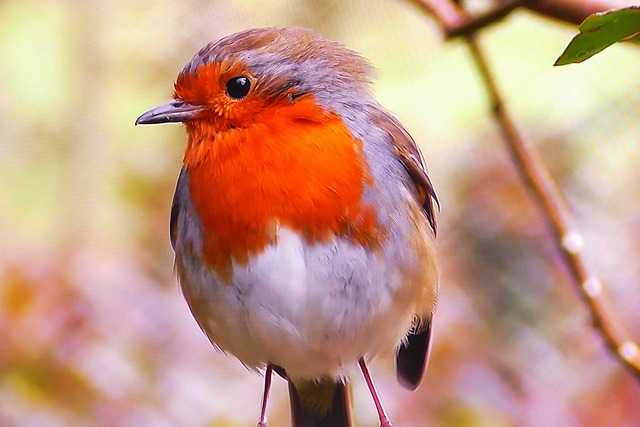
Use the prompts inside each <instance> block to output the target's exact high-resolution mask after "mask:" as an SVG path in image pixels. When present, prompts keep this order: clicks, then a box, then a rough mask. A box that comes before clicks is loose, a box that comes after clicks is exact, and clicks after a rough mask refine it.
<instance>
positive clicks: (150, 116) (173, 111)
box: [136, 99, 204, 126]
mask: <svg viewBox="0 0 640 427" xmlns="http://www.w3.org/2000/svg"><path fill="white" fill-rule="evenodd" d="M203 108H204V107H203V106H202V105H192V104H187V103H186V102H184V101H183V100H181V99H174V100H173V101H171V102H167V103H166V104H163V105H160V106H158V107H156V108H152V109H151V110H149V111H147V112H146V113H144V114H143V115H141V116H140V117H138V120H136V126H137V125H156V124H160V123H177V122H184V121H185V120H189V119H192V118H193V117H194V115H195V114H196V113H197V112H198V111H200V110H202V109H203Z"/></svg>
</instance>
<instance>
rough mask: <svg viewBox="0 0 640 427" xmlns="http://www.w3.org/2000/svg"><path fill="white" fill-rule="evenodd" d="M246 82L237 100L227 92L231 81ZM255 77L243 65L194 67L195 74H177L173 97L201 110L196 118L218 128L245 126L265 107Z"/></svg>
mask: <svg viewBox="0 0 640 427" xmlns="http://www.w3.org/2000/svg"><path fill="white" fill-rule="evenodd" d="M238 78H244V79H246V80H247V83H246V84H247V85H248V89H249V92H248V93H247V94H246V96H243V97H241V98H234V97H232V96H230V95H229V93H228V86H229V85H230V82H232V81H233V79H238ZM254 79H255V77H254V76H253V75H252V74H251V72H250V71H249V70H248V69H247V67H246V66H244V65H243V64H234V65H229V64H228V63H211V64H208V65H204V66H201V67H200V68H198V70H197V72H196V73H195V74H184V75H181V76H180V77H179V78H178V80H177V82H176V84H175V91H174V98H175V99H180V100H182V101H184V102H186V103H187V104H191V105H201V106H203V107H205V108H204V109H203V110H201V111H200V112H199V113H198V114H197V118H198V119H201V120H208V121H209V122H210V125H213V126H216V127H218V128H220V129H223V128H228V127H246V126H247V124H248V122H249V121H250V120H251V119H252V118H253V117H254V116H255V115H256V114H258V113H259V112H260V111H262V110H263V109H264V108H265V106H266V100H265V99H262V98H261V97H260V94H259V93H258V91H256V90H255V89H256V88H255V81H254Z"/></svg>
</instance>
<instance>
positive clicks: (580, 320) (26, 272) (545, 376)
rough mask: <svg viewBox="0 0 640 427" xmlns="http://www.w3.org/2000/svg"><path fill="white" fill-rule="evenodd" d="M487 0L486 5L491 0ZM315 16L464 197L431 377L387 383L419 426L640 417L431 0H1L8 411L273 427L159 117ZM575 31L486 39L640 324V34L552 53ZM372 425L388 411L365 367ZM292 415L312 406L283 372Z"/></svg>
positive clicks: (0, 283)
mask: <svg viewBox="0 0 640 427" xmlns="http://www.w3.org/2000/svg"><path fill="white" fill-rule="evenodd" d="M476 3H477V2H476ZM274 25H275V26H291V25H299V26H307V27H311V28H314V29H316V30H317V31H319V32H321V33H322V34H324V35H325V36H327V37H328V38H331V39H335V40H338V41H340V42H342V43H344V44H346V45H348V46H349V47H351V48H352V49H354V50H357V51H359V52H361V53H362V54H363V55H364V56H365V57H367V58H369V59H370V60H371V62H372V63H373V64H374V65H375V66H376V67H377V68H378V70H379V80H378V81H377V83H376V86H375V93H376V95H377V97H378V99H379V100H380V102H381V103H382V104H383V105H384V106H386V107H387V108H388V109H390V110H391V111H393V112H394V113H395V114H396V116H397V117H398V118H399V119H400V120H401V121H402V122H403V123H404V124H405V125H406V126H407V128H408V129H409V130H410V132H411V133H412V135H413V136H414V137H415V139H416V140H417V141H418V142H419V144H420V145H421V148H422V150H423V152H424V155H425V158H426V160H427V163H428V165H429V168H430V173H431V177H432V180H433V182H434V184H435V186H436V190H437V192H438V195H439V197H440V200H441V204H442V210H441V212H440V214H439V224H440V229H439V245H440V248H441V259H442V294H441V299H440V304H439V307H438V313H437V317H436V333H435V336H436V341H435V346H434V349H433V353H432V358H431V365H430V367H429V369H428V371H427V374H426V376H425V379H424V382H423V384H422V386H421V388H420V389H419V390H418V391H416V392H414V393H409V392H407V391H405V390H403V389H402V388H401V387H400V386H399V385H398V384H397V383H396V381H395V377H394V373H393V371H392V370H391V367H392V363H391V362H390V361H381V362H379V363H378V364H376V365H375V366H374V368H373V369H374V377H375V379H376V380H377V383H378V387H379V389H380V392H381V394H382V396H383V399H384V401H385V403H386V405H387V409H388V411H389V412H390V414H391V416H392V419H393V420H394V422H395V423H396V425H397V426H399V427H412V426H427V425H430V426H491V427H501V426H546V427H552V426H563V427H568V426H598V427H601V426H638V425H640V387H639V385H638V383H637V382H635V381H634V380H633V379H632V378H631V377H630V376H629V375H628V374H627V373H626V372H625V371H623V370H622V369H621V368H620V366H619V365H617V364H616V363H615V362H614V361H613V359H612V357H611V356H610V355H609V354H608V353H607V352H606V351H605V350H604V346H603V344H602V342H601V340H600V337H599V336H598V335H597V334H596V333H595V332H594V330H593V328H592V326H591V324H590V318H589V316H588V313H587V312H586V310H585V308H584V306H583V305H581V302H580V300H579V298H578V296H577V295H576V293H575V292H574V291H573V289H572V287H571V286H570V285H569V282H568V278H567V274H566V271H565V270H564V268H563V267H562V265H561V263H560V262H559V257H558V255H557V254H556V252H555V250H554V248H553V246H552V244H551V242H550V239H549V234H548V233H547V231H546V229H545V227H544V225H543V223H542V221H541V219H540V212H539V210H538V209H537V208H536V206H535V205H534V204H533V203H532V201H531V199H530V198H529V196H528V194H527V192H526V191H525V190H524V189H523V186H522V183H521V182H520V180H519V178H518V176H517V174H516V172H515V170H514V167H513V166H512V164H511V163H510V161H509V158H508V156H507V155H506V152H505V150H504V148H503V145H502V141H501V140H500V137H499V133H498V131H497V128H496V126H495V124H494V122H493V121H492V117H491V116H490V114H489V110H488V106H487V97H486V94H485V92H484V88H483V86H482V85H481V81H480V79H479V76H478V74H477V73H476V70H475V68H474V65H473V62H472V60H471V57H470V56H469V53H468V50H467V48H466V46H465V44H464V43H462V42H460V41H453V42H447V43H445V42H444V41H443V40H442V37H441V35H440V32H439V30H438V28H437V26H436V24H435V23H434V21H433V20H431V19H430V18H428V17H427V16H425V15H424V13H423V12H422V11H421V10H419V9H418V8H417V7H415V6H414V5H413V4H412V3H411V2H410V1H408V0H348V1H339V0H330V1H326V2H316V1H312V0H274V1H270V2H264V1H258V0H217V1H196V0H185V1H181V2H165V1H158V0H154V1H148V0H143V1H136V2H130V1H117V0H107V1H96V0H87V1H83V2H80V1H72V0H67V1H63V0H59V1H56V0H37V1H36V0H4V1H2V2H0V130H1V131H2V137H1V138H0V183H1V189H2V190H1V193H0V212H1V220H0V426H1V427H13V426H38V427H57V426H123V427H124V426H159V427H165V426H166V427H171V426H190V427H205V426H206V427H218V426H220V427H222V426H224V427H230V426H250V425H255V423H256V422H257V418H258V413H259V407H260V398H261V393H262V377H260V376H258V375H255V374H253V373H250V372H248V371H246V370H245V369H244V368H243V367H242V366H241V364H240V363H239V362H238V361H237V360H235V359H233V358H231V357H226V356H224V355H223V354H220V353H218V352H216V351H214V350H213V349H212V347H211V346H210V345H209V343H208V341H207V339H206V338H205V336H204V335H203V334H202V333H201V332H200V331H199V329H198V327H197V325H196V323H195V321H194V320H193V319H192V318H191V315H190V313H189V311H188V309H187V306H186V303H185V302H184V301H183V299H182V297H181V295H180V291H179V289H178V286H177V284H176V282H175V278H174V275H173V267H172V262H173V254H172V251H171V247H170V244H169V238H168V222H169V209H170V204H171V197H172V193H173V186H174V184H175V179H176V177H177V173H178V169H179V167H180V163H181V156H182V152H183V149H184V143H185V135H184V132H183V130H182V128H181V127H180V126H158V127H144V128H135V127H134V126H133V122H134V120H135V119H136V118H137V117H138V115H140V114H141V113H142V112H144V111H146V110H147V109H148V108H150V107H153V106H156V105H158V104H160V103H163V102H165V101H166V100H167V99H168V98H169V97H170V95H171V93H172V84H173V81H174V79H175V77H176V76H177V73H178V72H179V71H180V69H181V68H182V66H183V65H184V64H185V63H186V62H187V61H188V60H189V59H190V58H191V56H192V55H193V54H194V53H195V52H196V51H197V50H198V49H199V48H200V47H202V46H203V45H205V44H206V43H207V42H209V41H213V40H216V39H218V38H220V37H222V36H225V35H228V34H230V33H233V32H236V31H238V30H241V29H245V28H250V27H258V26H274ZM576 32H577V29H576V28H575V27H572V26H570V25H567V24H562V23H556V22H552V21H549V20H546V19H544V18H541V17H538V16H535V15H533V14H529V13H526V12H522V11H520V12H516V13H514V14H512V15H511V16H510V17H509V18H508V19H507V20H506V21H504V22H502V23H501V24H499V25H495V26H493V27H491V28H489V29H487V30H485V31H483V32H482V33H481V36H480V38H479V41H480V43H481V44H482V46H483V48H484V50H485V51H486V53H487V55H488V58H489V62H490V66H491V67H492V69H493V70H494V72H495V74H496V76H497V80H498V85H499V87H500V88H501V89H502V90H503V92H504V96H505V99H506V104H507V108H508V109H509V110H510V111H511V113H512V114H513V116H514V118H515V121H516V123H517V126H518V128H519V130H520V131H521V132H522V133H523V135H524V136H525V137H526V138H528V139H530V140H531V141H533V142H534V143H535V144H536V145H537V146H538V148H539V149H540V151H541V152H542V155H543V157H544V159H545V160H546V162H547V163H548V165H549V167H550V169H551V171H552V172H553V174H554V175H555V176H556V178H557V179H558V181H559V184H560V186H561V187H562V189H563V190H564V192H565V193H566V197H567V199H568V201H569V204H570V205H571V207H572V209H573V210H574V212H575V214H576V216H577V220H578V223H579V226H580V227H581V229H582V230H583V232H584V235H585V240H586V258H587V260H588V262H589V263H590V264H591V265H592V266H593V267H594V268H595V269H596V270H597V271H598V272H599V273H600V275H601V276H602V277H603V278H604V280H605V283H606V284H607V286H608V289H609V291H610V293H611V297H612V300H613V303H614V305H615V307H616V311H617V313H618V315H619V316H620V317H621V318H622V320H623V321H624V323H625V324H626V325H627V326H628V327H629V329H630V331H631V332H632V334H633V336H635V337H636V338H640V316H639V315H638V313H639V312H640V292H638V291H639V289H640V288H639V287H638V278H640V264H639V263H638V260H639V259H640V197H638V196H639V195H640V179H639V178H640V168H639V167H638V165H639V164H640V146H639V145H640V120H638V111H640V91H639V90H638V88H639V83H640V77H639V76H640V50H638V49H637V48H633V47H628V46H614V47H612V48H610V49H608V50H607V51H606V52H603V53H601V54H599V55H597V56H595V57H594V58H592V59H590V60H588V61H587V62H585V63H583V64H580V65H574V66H567V67H561V68H554V67H552V64H553V62H554V61H555V59H556V58H557V56H558V55H559V54H560V53H561V52H562V50H563V49H564V47H565V46H566V44H567V43H568V41H569V40H570V39H571V37H572V36H573V35H574V34H575V33H576ZM354 378H355V379H354V400H355V405H356V409H355V416H356V421H357V425H358V426H376V425H377V417H376V414H375V410H374V407H373V404H372V402H371V399H370V397H369V394H368V392H367V390H366V387H365V385H364V382H363V381H362V379H361V377H360V376H359V375H355V376H354ZM272 396H273V397H272V401H271V405H270V414H271V415H270V421H271V423H270V425H272V426H274V427H276V426H284V425H287V423H288V398H287V395H286V387H285V385H284V383H283V381H281V380H279V379H278V380H276V381H275V386H274V392H273V395H272Z"/></svg>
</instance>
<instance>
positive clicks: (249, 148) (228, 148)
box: [175, 63, 382, 277]
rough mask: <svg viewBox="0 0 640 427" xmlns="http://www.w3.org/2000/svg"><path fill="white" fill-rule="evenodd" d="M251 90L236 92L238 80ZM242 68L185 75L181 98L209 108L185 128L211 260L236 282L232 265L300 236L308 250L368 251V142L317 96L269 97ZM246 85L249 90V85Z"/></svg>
mask: <svg viewBox="0 0 640 427" xmlns="http://www.w3.org/2000/svg"><path fill="white" fill-rule="evenodd" d="M239 77H240V78H247V79H249V84H250V86H251V87H250V88H249V89H248V91H246V94H245V95H244V96H242V97H235V96H234V95H238V94H242V93H243V92H244V89H246V88H240V90H237V89H238V88H234V87H233V86H232V87H231V89H230V82H231V81H232V80H233V79H237V78H239ZM253 79H255V78H254V77H253V76H252V75H251V73H250V72H249V71H248V70H247V68H246V67H244V66H242V65H233V66H229V65H227V64H216V63H213V64H209V65H206V66H201V67H200V68H199V69H198V70H197V72H196V73H195V74H191V75H183V76H181V77H180V78H179V79H178V81H177V83H176V85H175V88H176V91H175V97H176V99H180V100H182V101H185V102H186V103H188V104H192V105H201V106H203V108H202V109H201V110H199V111H198V112H197V113H196V114H195V115H194V117H193V118H192V119H190V120H187V121H185V124H186V127H187V132H188V134H189V142H188V144H187V148H186V152H185V157H184V167H185V168H186V169H187V170H188V171H189V176H190V183H191V188H190V190H191V198H192V201H193V204H194V206H195V208H196V210H197V213H198V216H199V218H200V220H201V222H202V225H203V228H204V231H205V236H204V237H205V238H204V248H203V258H204V260H205V262H207V263H208V264H209V265H210V266H211V267H213V268H214V269H215V270H216V271H217V272H218V274H219V275H221V276H223V277H228V275H229V274H230V269H231V260H232V259H235V260H236V261H237V262H241V263H242V262H246V261H247V260H248V258H249V256H250V255H251V254H256V253H259V252H261V251H263V250H264V249H265V248H266V246H268V245H269V244H270V243H273V242H274V241H275V239H277V234H276V229H277V227H278V226H285V227H288V228H290V229H293V230H295V231H297V232H299V234H300V235H301V236H304V238H305V239H306V240H307V241H308V242H316V241H326V240H328V239H330V238H331V237H333V236H344V237H346V238H349V239H352V240H353V241H357V242H359V243H361V244H364V245H367V246H370V247H372V246H376V245H377V244H378V243H379V239H380V238H381V235H382V233H381V229H380V227H379V226H378V224H377V221H376V217H375V214H374V211H373V209H372V208H370V207H368V206H365V205H364V204H363V202H362V194H363V191H364V188H365V186H366V185H369V184H371V178H370V176H369V174H368V165H367V164H366V161H365V159H364V156H363V153H362V142H361V141H359V140H357V139H355V138H354V137H353V135H352V134H351V132H350V131H349V129H348V127H347V126H346V125H345V123H344V122H343V121H342V119H341V118H340V117H339V116H338V115H337V114H336V113H333V112H328V111H325V110H324V109H323V108H322V107H321V106H319V105H318V104H317V103H316V101H315V99H314V97H313V96H312V95H305V96H303V97H300V98H297V99H295V101H292V100H291V99H290V98H289V97H287V93H286V92H284V93H281V94H278V96H275V97H273V96H269V94H265V93H264V92H262V91H261V85H260V84H259V82H256V81H255V80H253ZM244 83H245V84H246V82H244Z"/></svg>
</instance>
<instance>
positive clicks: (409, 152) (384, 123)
mask: <svg viewBox="0 0 640 427" xmlns="http://www.w3.org/2000/svg"><path fill="white" fill-rule="evenodd" d="M375 121H376V124H377V125H378V126H379V127H380V128H381V129H383V130H385V131H387V132H388V133H389V135H390V136H391V143H392V145H393V149H394V151H395V152H396V154H397V156H398V158H399V159H400V161H401V162H402V164H403V166H404V167H405V169H406V170H407V173H408V174H409V176H410V177H411V180H412V181H413V183H414V184H415V186H416V190H417V192H418V197H419V198H420V204H421V205H422V208H423V209H424V213H425V215H426V217H427V219H428V221H429V224H430V225H431V228H432V229H433V232H434V234H435V233H436V229H437V225H436V215H435V205H437V206H438V209H440V202H439V201H438V196H436V192H435V190H434V189H433V184H432V183H431V179H429V175H427V167H426V166H425V164H424V159H423V158H422V154H421V153H420V150H419V149H418V146H417V145H416V142H415V141H414V140H413V138H412V137H411V135H409V132H407V131H406V129H405V128H404V127H403V126H402V124H400V122H399V121H398V120H397V119H396V118H395V117H393V116H392V115H391V114H389V113H388V112H386V111H384V110H382V109H381V110H379V111H378V114H377V115H376V116H375Z"/></svg>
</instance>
